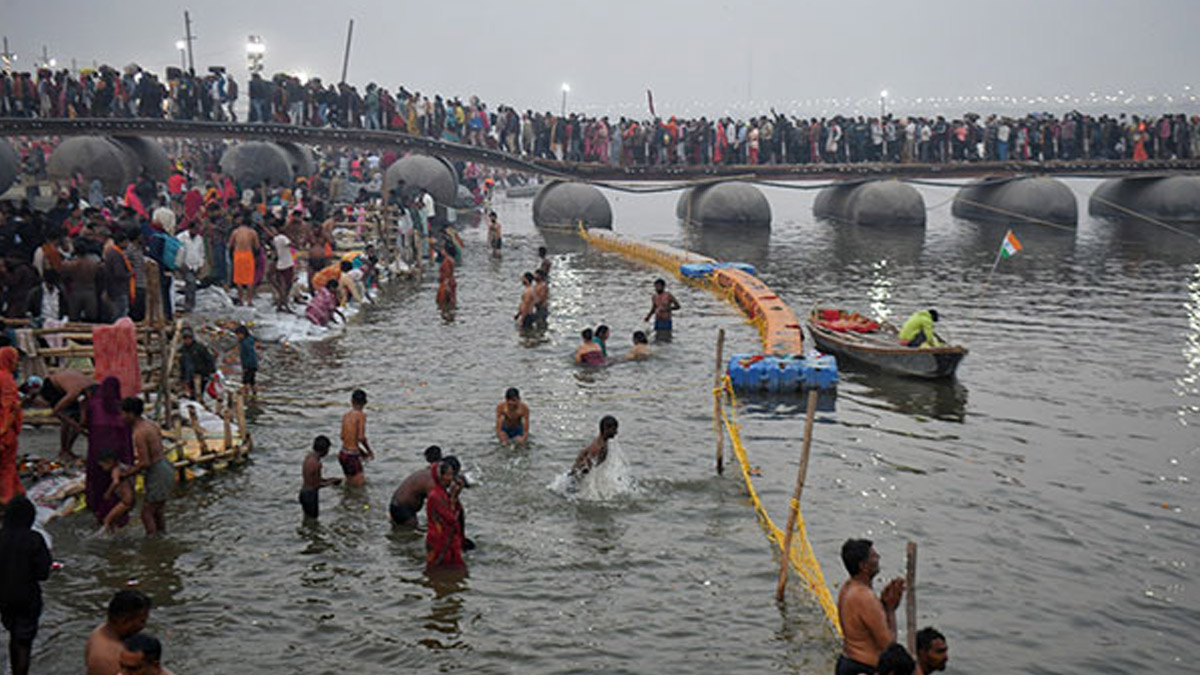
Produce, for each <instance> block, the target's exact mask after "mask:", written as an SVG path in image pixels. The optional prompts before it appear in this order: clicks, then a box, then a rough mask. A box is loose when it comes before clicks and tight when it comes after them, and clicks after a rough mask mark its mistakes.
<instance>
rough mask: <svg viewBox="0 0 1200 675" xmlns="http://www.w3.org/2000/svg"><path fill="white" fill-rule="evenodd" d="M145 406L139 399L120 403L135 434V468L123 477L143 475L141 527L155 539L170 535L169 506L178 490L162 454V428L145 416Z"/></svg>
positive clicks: (170, 468) (170, 467) (126, 421)
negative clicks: (144, 488)
mask: <svg viewBox="0 0 1200 675" xmlns="http://www.w3.org/2000/svg"><path fill="white" fill-rule="evenodd" d="M145 407H146V406H145V404H144V403H143V402H142V399H140V398H132V397H130V398H127V399H125V400H124V401H121V416H122V417H124V418H125V423H126V424H128V425H129V428H130V429H131V430H132V431H133V466H131V467H130V468H129V470H128V471H125V472H124V477H125V478H129V477H130V476H136V475H137V474H139V473H141V474H144V475H143V482H144V483H145V486H146V498H145V501H143V502H142V525H143V526H144V527H145V528H146V534H147V535H150V536H153V535H156V534H166V533H167V520H166V506H167V499H168V498H169V497H170V496H171V491H172V490H174V489H175V467H174V466H173V465H172V464H171V462H170V461H168V460H167V457H166V454H165V453H164V452H163V442H162V429H160V428H159V426H158V425H157V424H155V423H154V422H151V421H150V420H148V419H146V418H144V417H142V412H143V411H144V410H145Z"/></svg>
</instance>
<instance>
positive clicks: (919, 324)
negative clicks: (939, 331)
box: [899, 309, 942, 347]
mask: <svg viewBox="0 0 1200 675" xmlns="http://www.w3.org/2000/svg"><path fill="white" fill-rule="evenodd" d="M922 333H924V334H925V344H927V345H929V346H930V347H940V346H941V345H942V341H941V340H939V339H938V338H937V336H936V335H934V334H933V316H932V315H930V314H929V310H927V309H923V310H921V311H919V312H913V315H912V316H910V317H908V321H905V322H904V325H903V326H901V327H900V336H899V337H900V341H901V342H909V341H911V340H912V339H913V338H915V337H917V336H918V335H920V334H922ZM922 346H924V345H922Z"/></svg>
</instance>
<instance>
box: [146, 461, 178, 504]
mask: <svg viewBox="0 0 1200 675" xmlns="http://www.w3.org/2000/svg"><path fill="white" fill-rule="evenodd" d="M145 484H146V501H148V502H165V501H167V499H168V498H169V497H170V496H171V491H172V490H174V489H175V469H174V468H173V467H172V466H171V463H170V462H168V461H167V460H166V458H163V459H160V460H158V461H157V462H155V463H153V464H151V465H150V466H149V467H148V468H147V469H146V478H145Z"/></svg>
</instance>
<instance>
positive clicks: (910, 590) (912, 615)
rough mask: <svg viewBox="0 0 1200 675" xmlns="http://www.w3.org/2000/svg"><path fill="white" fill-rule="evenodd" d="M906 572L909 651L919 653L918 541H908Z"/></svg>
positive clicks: (905, 599) (905, 617) (906, 621)
mask: <svg viewBox="0 0 1200 675" xmlns="http://www.w3.org/2000/svg"><path fill="white" fill-rule="evenodd" d="M907 553H908V555H907V559H908V560H907V564H906V566H905V572H904V621H905V623H906V624H907V626H908V653H909V654H912V655H913V658H916V655H917V542H915V541H910V542H908V551H907Z"/></svg>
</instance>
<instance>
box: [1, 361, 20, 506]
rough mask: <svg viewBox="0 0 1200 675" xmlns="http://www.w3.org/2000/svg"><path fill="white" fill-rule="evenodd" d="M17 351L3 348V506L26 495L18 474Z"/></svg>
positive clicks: (18, 411)
mask: <svg viewBox="0 0 1200 675" xmlns="http://www.w3.org/2000/svg"><path fill="white" fill-rule="evenodd" d="M16 367H17V350H15V349H13V348H12V347H0V504H7V503H8V502H10V501H12V498H13V497H19V496H20V495H23V494H25V486H24V485H22V484H21V477H20V476H19V475H18V474H17V440H18V438H19V437H20V435H21V422H22V420H23V419H24V413H23V412H22V411H21V395H20V393H19V392H18V391H17V383H16V381H15V380H13V370H14V369H15V368H16Z"/></svg>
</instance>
